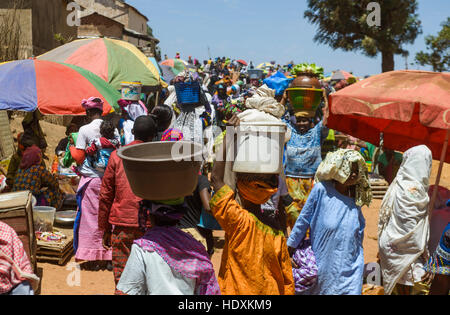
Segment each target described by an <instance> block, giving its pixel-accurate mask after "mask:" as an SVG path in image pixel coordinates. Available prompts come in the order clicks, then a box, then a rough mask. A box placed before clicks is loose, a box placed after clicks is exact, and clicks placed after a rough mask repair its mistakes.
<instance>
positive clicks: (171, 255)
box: [134, 226, 220, 295]
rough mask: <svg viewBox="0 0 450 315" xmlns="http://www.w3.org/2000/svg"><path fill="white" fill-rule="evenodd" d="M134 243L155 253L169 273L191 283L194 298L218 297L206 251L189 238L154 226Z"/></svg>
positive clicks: (217, 287)
mask: <svg viewBox="0 0 450 315" xmlns="http://www.w3.org/2000/svg"><path fill="white" fill-rule="evenodd" d="M134 243H135V244H136V245H138V246H139V247H141V248H142V249H144V250H146V251H148V252H156V253H157V254H158V255H159V256H160V257H161V258H162V259H163V260H164V261H165V262H166V263H167V264H168V265H169V266H170V268H171V269H173V270H174V271H176V272H178V273H180V274H182V275H183V276H184V277H186V278H189V279H194V280H195V294H198V295H220V288H219V284H218V282H217V279H216V276H215V272H214V267H213V264H212V263H211V260H210V259H209V256H208V253H207V252H206V249H205V247H204V246H203V245H202V244H201V243H200V242H198V241H197V240H195V239H194V238H193V237H192V236H190V235H189V234H187V233H185V232H183V231H181V230H180V229H177V228H175V227H158V226H155V227H153V228H151V229H149V230H148V231H147V233H146V234H145V235H144V236H143V237H142V238H140V239H138V240H136V241H134Z"/></svg>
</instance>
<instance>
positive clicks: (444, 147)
mask: <svg viewBox="0 0 450 315" xmlns="http://www.w3.org/2000/svg"><path fill="white" fill-rule="evenodd" d="M449 137H450V129H447V134H446V136H445V141H444V145H443V146H442V152H441V160H440V161H439V169H438V173H437V177H436V183H435V184H434V189H433V195H432V196H431V201H430V208H429V216H430V219H431V214H432V213H433V209H434V203H435V201H436V197H437V192H438V186H439V182H440V180H441V174H442V168H443V166H444V160H445V156H446V155H447V147H448V139H449Z"/></svg>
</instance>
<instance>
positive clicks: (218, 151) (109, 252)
mask: <svg viewBox="0 0 450 315" xmlns="http://www.w3.org/2000/svg"><path fill="white" fill-rule="evenodd" d="M166 58H167V56H166ZM175 58H178V59H179V58H180V54H177V56H176V57H175ZM187 63H188V65H187V66H186V69H185V71H183V72H181V73H179V74H177V75H176V76H175V77H174V78H173V79H171V80H170V82H167V83H168V84H169V86H168V88H167V89H163V90H162V92H161V93H158V94H155V95H153V98H151V97H144V98H143V99H142V100H140V101H132V100H125V99H121V100H120V101H119V102H118V105H119V106H120V108H121V115H120V117H115V118H105V117H102V113H103V102H102V100H101V99H100V98H97V97H95V96H94V97H91V98H89V99H86V100H83V101H82V104H81V106H83V108H84V109H85V110H86V116H85V117H86V119H85V120H84V121H81V120H80V121H73V123H72V124H71V125H69V127H68V128H67V133H66V136H67V137H65V138H64V139H63V140H62V141H61V143H60V145H58V148H57V152H56V153H57V154H58V155H60V157H61V158H60V162H59V163H60V166H61V167H64V168H66V169H71V170H72V171H73V172H75V173H76V174H77V175H78V176H79V177H80V182H79V185H78V191H77V195H76V197H77V201H78V215H77V219H76V221H75V225H74V249H75V258H76V260H77V261H79V262H83V266H85V267H86V268H88V269H91V270H99V269H101V268H108V269H109V270H112V271H113V273H114V280H115V284H116V294H129V295H138V294H187V295H189V294H223V295H278V294H280V295H293V294H299V295H300V294H301V295H308V294H337V295H344V294H352V295H358V294H362V292H363V284H364V249H363V238H364V229H365V219H364V216H363V213H362V211H361V207H363V206H369V205H370V204H371V201H372V198H373V196H372V190H371V185H370V178H372V177H374V178H384V179H385V180H386V181H387V182H388V183H389V184H390V187H389V190H388V191H387V193H386V196H385V197H384V199H383V203H382V206H381V210H380V218H379V230H378V242H379V262H380V265H381V271H382V279H383V286H384V290H385V292H386V293H387V294H429V293H431V294H448V290H449V283H450V282H449V275H450V269H449V237H450V235H449V233H450V231H449V225H447V226H446V227H441V228H440V229H435V230H433V228H430V226H432V227H433V224H430V217H429V212H428V207H429V201H430V197H429V193H428V192H429V189H430V187H429V177H430V173H431V160H432V158H431V152H430V150H429V149H428V148H427V147H426V146H423V145H422V146H418V147H414V148H411V149H410V150H408V151H407V152H405V153H404V154H401V153H399V152H395V151H393V150H390V149H387V148H384V147H383V145H382V143H383V142H382V141H381V145H380V147H376V146H374V145H373V144H371V143H367V142H364V141H361V140H359V139H356V138H354V137H351V136H349V135H343V134H340V133H339V132H338V131H335V130H330V129H329V128H327V127H326V125H325V124H324V122H323V118H324V116H326V111H327V97H328V95H329V94H330V93H334V92H336V91H337V90H339V89H341V88H344V87H345V86H348V85H350V84H352V83H354V81H355V80H354V79H353V80H341V81H335V82H333V81H331V82H330V81H326V80H324V78H323V70H322V69H321V68H318V67H315V66H311V67H310V66H306V67H303V68H302V67H298V66H295V65H294V64H293V62H292V63H289V64H286V65H283V66H281V65H277V64H276V63H271V64H270V65H268V66H266V67H265V68H263V69H256V68H255V67H254V65H253V63H252V62H250V64H249V65H247V64H246V63H245V62H242V61H236V60H233V59H230V58H225V57H223V58H216V59H214V60H212V59H210V60H205V61H203V62H202V63H201V62H199V61H198V60H197V59H192V57H189V58H188V61H187ZM303 66H304V65H303ZM298 69H300V70H298ZM274 78H277V80H275V79H274ZM299 78H302V79H299ZM305 78H306V79H305ZM183 84H185V85H189V86H190V87H192V88H193V89H194V90H195V89H197V90H195V91H197V92H198V101H196V102H194V103H185V102H184V101H183V98H182V97H181V93H180V86H183ZM293 87H294V88H304V89H319V90H322V91H323V97H322V101H321V103H320V105H319V106H318V107H317V108H314V109H313V110H312V109H307V110H306V109H303V110H298V109H295V108H294V107H293V106H292V104H291V101H290V98H289V95H288V92H287V88H293ZM147 99H152V100H154V101H155V104H148V103H146V102H145V100H147ZM33 115H35V114H33ZM33 115H32V116H30V117H28V116H27V117H26V119H24V130H25V133H24V134H23V135H20V137H19V139H18V143H19V150H18V151H17V153H16V155H15V156H14V158H13V161H14V162H12V163H11V165H10V168H9V170H8V177H7V178H8V186H9V187H10V189H11V190H12V191H18V190H30V191H31V192H32V193H33V195H34V196H35V197H36V199H37V202H38V204H39V205H47V206H52V207H54V208H56V209H58V208H60V207H61V205H62V203H63V200H64V198H65V195H64V194H63V193H62V192H61V190H60V189H59V187H58V182H57V180H56V178H55V177H54V175H53V174H51V172H49V171H48V170H47V169H46V167H45V163H43V153H44V152H45V148H46V146H47V145H46V143H45V139H44V137H43V136H42V130H40V127H39V117H36V116H33ZM261 120H264V121H272V122H273V121H276V122H283V123H285V125H286V127H287V133H286V139H285V143H283V144H281V145H282V147H283V148H284V150H283V152H284V153H283V162H282V171H281V172H280V173H279V174H265V173H240V172H233V171H232V169H231V168H230V165H231V164H232V161H231V160H229V157H228V155H227V150H229V148H230V146H231V145H232V142H233V137H232V136H231V135H229V134H228V132H227V131H228V130H230V129H229V128H230V127H232V128H233V127H234V128H237V127H239V126H240V124H241V123H242V122H248V121H261ZM28 126H32V127H28ZM227 127H228V128H227ZM33 130H34V131H33ZM30 133H31V135H30ZM43 139H44V141H43ZM180 140H183V141H192V142H196V143H200V144H201V145H203V146H204V148H205V151H206V152H207V157H206V158H205V159H204V161H203V163H202V166H201V171H200V174H198V177H199V178H198V185H197V188H196V190H195V191H194V193H193V194H192V195H191V196H179V198H178V199H173V200H164V201H161V200H158V201H155V200H153V201H150V200H142V199H141V198H139V197H137V196H135V195H134V193H133V190H132V189H131V186H130V183H129V182H128V179H127V176H126V174H125V170H124V165H123V162H122V160H121V159H120V158H119V156H118V154H117V149H118V148H119V147H123V146H133V145H136V144H142V143H150V142H155V141H171V142H173V141H180ZM196 175H197V174H196ZM149 180H151V174H149ZM43 188H45V189H43ZM440 196H441V197H440V198H441V199H442V200H443V202H442V204H441V205H437V208H445V207H446V206H447V207H448V206H449V205H448V204H446V203H447V200H448V199H449V198H450V194H449V191H448V190H446V189H444V190H440ZM447 222H448V215H447ZM0 228H1V229H0V231H1V232H3V230H5V231H7V232H8V233H10V234H14V232H13V231H10V230H8V229H7V228H3V227H2V226H1V225H0ZM214 230H223V231H224V232H225V245H224V250H223V254H222V260H221V265H220V271H219V274H218V278H216V275H215V273H214V268H213V264H212V262H211V257H212V255H214V238H213V231H214ZM4 233H6V232H4ZM430 233H431V234H434V235H436V234H439V237H434V238H433V242H435V243H436V244H434V245H433V246H434V247H433V249H431V246H430V244H429V235H430ZM0 235H2V234H0ZM441 235H442V237H440V236H441ZM2 240H3V235H2ZM13 240H14V238H12V241H13ZM12 241H11V242H12ZM5 246H14V245H12V244H9V243H6V245H3V243H0V250H1V251H0V254H2V253H4V252H5V250H4V247H5ZM19 250H20V249H19ZM6 253H7V252H6ZM14 257H16V256H14ZM17 257H23V254H21V255H19V256H17ZM2 262H3V260H2ZM5 265H6V266H8V265H7V264H5ZM11 265H12V263H10V264H9V266H11ZM2 266H3V265H2ZM25 267H26V268H25V270H27V271H29V270H28V269H29V268H28V267H27V265H26V264H25ZM5 270H6V271H5ZM15 270H16V269H14V271H10V269H8V268H0V276H1V277H0V284H1V286H0V289H1V290H0V294H1V293H8V292H9V293H11V292H13V290H12V289H13V288H14V287H15V286H16V285H17V284H18V283H20V281H17V277H19V278H20V275H17V273H16V271H15ZM11 274H15V277H13V278H11ZM8 277H9V278H8ZM29 278H30V277H28V278H20V279H23V281H22V282H23V283H28V281H29ZM8 279H11V280H8Z"/></svg>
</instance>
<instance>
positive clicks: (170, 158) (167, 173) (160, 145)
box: [117, 141, 203, 201]
mask: <svg viewBox="0 0 450 315" xmlns="http://www.w3.org/2000/svg"><path fill="white" fill-rule="evenodd" d="M202 154H203V148H202V146H201V145H200V144H198V143H194V142H189V141H178V142H149V143H142V144H136V145H132V146H125V147H122V148H120V149H119V150H118V151H117V155H118V156H119V157H120V158H121V159H122V161H123V166H124V169H125V173H126V175H127V178H128V182H129V183H130V186H131V189H132V190H133V192H134V194H135V195H136V196H138V197H140V198H142V199H145V200H154V201H157V200H168V199H176V198H180V197H185V196H189V195H191V194H192V193H193V192H194V191H195V189H196V187H197V183H198V172H199V171H200V167H201V163H202V157H203V155H202Z"/></svg>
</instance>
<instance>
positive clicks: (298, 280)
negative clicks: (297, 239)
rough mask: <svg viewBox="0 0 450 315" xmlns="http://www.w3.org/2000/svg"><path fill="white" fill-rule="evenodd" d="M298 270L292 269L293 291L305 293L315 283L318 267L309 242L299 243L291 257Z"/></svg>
mask: <svg viewBox="0 0 450 315" xmlns="http://www.w3.org/2000/svg"><path fill="white" fill-rule="evenodd" d="M292 258H293V259H294V261H295V263H296V264H297V265H298V267H299V268H293V270H292V272H293V273H294V282H295V291H296V292H298V293H301V292H304V291H306V290H307V289H308V288H310V287H311V286H312V285H313V284H314V283H316V282H317V274H318V267H317V263H316V256H315V255H314V252H313V250H312V247H311V240H310V239H305V240H303V242H301V243H300V245H299V246H298V248H297V249H296V250H295V252H294V255H293V256H292Z"/></svg>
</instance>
